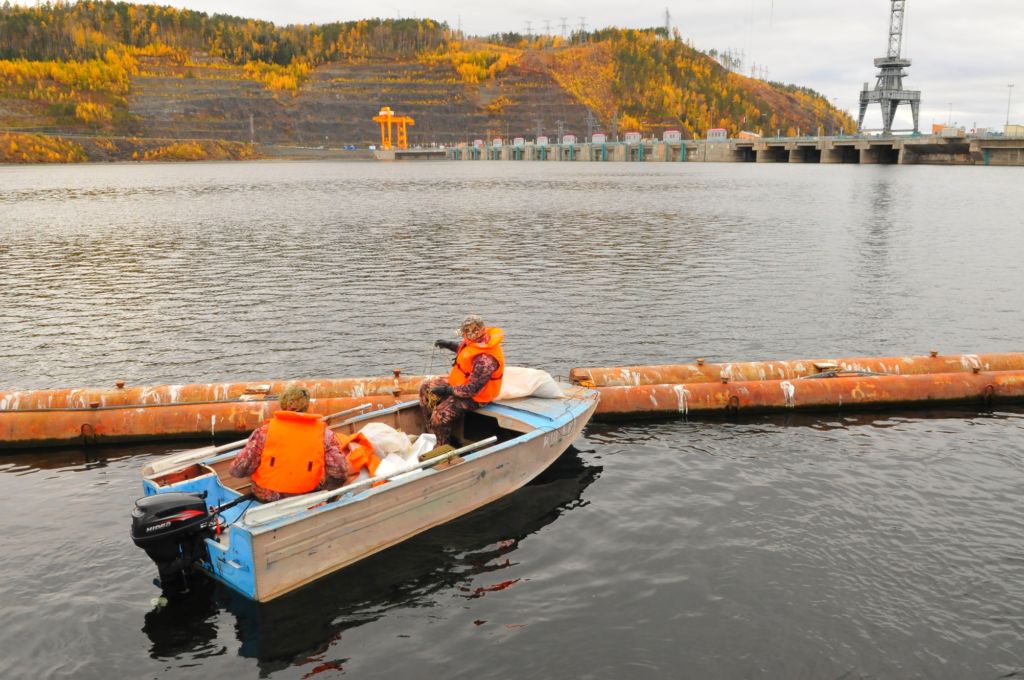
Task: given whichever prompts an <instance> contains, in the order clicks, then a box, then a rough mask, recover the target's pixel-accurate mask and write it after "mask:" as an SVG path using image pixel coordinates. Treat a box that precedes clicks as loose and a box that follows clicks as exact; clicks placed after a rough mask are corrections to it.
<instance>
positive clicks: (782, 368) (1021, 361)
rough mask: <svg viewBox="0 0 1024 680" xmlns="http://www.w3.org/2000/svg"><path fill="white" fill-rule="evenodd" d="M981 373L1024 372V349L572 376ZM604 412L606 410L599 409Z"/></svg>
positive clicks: (645, 378)
mask: <svg viewBox="0 0 1024 680" xmlns="http://www.w3.org/2000/svg"><path fill="white" fill-rule="evenodd" d="M975 369H978V370H981V371H1022V370H1024V352H1007V353H995V354H955V355H939V354H938V353H937V352H932V353H931V354H929V355H926V356H905V357H855V358H839V359H794V360H788V361H750V362H736V363H711V364H708V363H704V360H703V359H698V360H697V362H696V363H692V364H666V365H662V366H613V367H609V368H574V369H572V370H571V371H570V372H569V379H570V380H571V381H572V382H574V383H576V384H578V385H586V386H587V387H612V386H624V385H674V384H677V385H684V384H692V383H706V382H721V381H722V380H723V379H724V380H728V381H751V380H795V379H798V378H804V377H808V376H813V375H817V374H821V373H837V374H840V375H841V374H842V373H844V372H846V373H851V372H861V373H864V372H866V373H882V374H887V375H921V374H928V373H959V372H965V373H966V372H971V371H974V370H975ZM599 412H600V411H599Z"/></svg>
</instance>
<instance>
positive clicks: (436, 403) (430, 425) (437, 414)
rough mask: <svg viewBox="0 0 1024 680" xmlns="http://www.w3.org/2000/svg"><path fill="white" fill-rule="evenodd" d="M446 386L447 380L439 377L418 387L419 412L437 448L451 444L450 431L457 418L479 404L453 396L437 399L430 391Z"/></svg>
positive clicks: (475, 408) (474, 408) (476, 407)
mask: <svg viewBox="0 0 1024 680" xmlns="http://www.w3.org/2000/svg"><path fill="white" fill-rule="evenodd" d="M446 384H448V381H447V379H446V378H443V377H440V378H431V379H430V380H427V381H425V382H424V383H423V384H422V385H420V411H421V412H422V413H423V422H425V423H426V424H427V432H430V433H432V434H433V435H434V436H436V437H437V445H438V446H444V445H445V444H451V437H452V429H453V428H454V427H455V424H456V423H457V422H458V420H459V418H461V417H462V415H463V414H464V413H466V412H467V411H475V410H477V409H478V408H480V404H478V403H476V402H475V401H474V400H472V399H466V398H464V397H456V396H455V395H452V396H450V397H448V398H446V399H438V397H437V395H436V394H434V393H433V392H431V391H430V389H431V388H433V387H437V386H439V385H446Z"/></svg>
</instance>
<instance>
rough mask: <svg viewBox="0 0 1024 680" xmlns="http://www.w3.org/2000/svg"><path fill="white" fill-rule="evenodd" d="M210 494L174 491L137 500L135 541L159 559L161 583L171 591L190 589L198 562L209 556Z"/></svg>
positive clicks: (133, 517) (210, 528)
mask: <svg viewBox="0 0 1024 680" xmlns="http://www.w3.org/2000/svg"><path fill="white" fill-rule="evenodd" d="M214 521H215V520H214V519H213V516H212V515H211V514H210V511H209V509H208V508H207V507H206V494H205V493H204V494H197V493H181V492H171V493H163V494H156V495H155V496H146V497H145V498H140V499H138V500H137V501H135V508H134V509H133V510H132V541H134V542H135V545H137V546H139V547H140V548H142V549H143V550H145V551H146V554H147V555H149V558H150V559H151V560H153V561H154V562H155V563H156V567H157V571H158V572H159V574H160V587H161V588H162V589H163V590H164V592H165V593H167V594H183V593H186V592H188V582H189V578H190V577H191V575H192V573H193V571H194V570H195V565H196V562H198V561H199V560H201V559H202V558H203V557H205V556H206V543H205V540H206V538H207V537H209V536H212V535H213V524H214Z"/></svg>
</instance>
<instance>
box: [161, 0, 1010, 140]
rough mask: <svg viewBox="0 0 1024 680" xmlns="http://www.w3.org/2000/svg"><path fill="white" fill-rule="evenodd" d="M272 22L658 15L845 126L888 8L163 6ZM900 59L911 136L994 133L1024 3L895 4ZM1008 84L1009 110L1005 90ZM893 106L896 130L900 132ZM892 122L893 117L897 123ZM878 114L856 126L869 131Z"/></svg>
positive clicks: (647, 1) (877, 1)
mask: <svg viewBox="0 0 1024 680" xmlns="http://www.w3.org/2000/svg"><path fill="white" fill-rule="evenodd" d="M169 4H172V5H175V6H178V7H188V8H190V9H197V10H201V11H205V12H225V13H230V14H235V15H239V16H245V17H252V18H258V19H266V20H269V21H273V22H274V23H277V24H290V23H326V22H330V21H348V20H352V19H364V18H370V17H375V16H381V17H425V18H426V17H429V18H433V19H438V20H440V21H447V22H448V24H449V25H451V26H452V27H453V28H455V27H458V26H460V25H461V27H462V30H463V31H465V32H466V33H469V34H476V35H486V34H490V33H497V32H506V31H519V32H521V33H525V32H526V26H527V24H526V22H531V29H532V31H533V32H535V33H536V32H544V31H545V28H546V27H547V26H548V25H549V26H550V30H551V33H553V34H560V33H561V30H562V21H563V18H564V20H565V22H566V23H567V24H568V26H569V30H574V29H576V28H578V27H579V26H580V25H581V22H582V21H585V23H586V27H587V28H588V29H590V30H592V29H594V28H603V27H605V26H623V27H632V28H638V27H647V26H663V25H664V24H665V10H666V9H667V10H668V12H669V15H670V23H671V25H672V26H673V27H675V28H678V29H679V31H680V33H681V34H682V36H683V38H685V39H688V40H690V41H692V43H693V45H694V47H697V48H698V49H702V50H708V49H711V48H715V49H718V50H719V51H722V50H724V49H726V48H732V49H733V50H734V51H738V50H742V51H743V54H744V56H745V63H746V66H745V70H746V73H747V75H749V73H750V67H751V65H752V64H754V63H756V64H757V65H758V66H759V67H763V68H766V69H767V70H768V78H769V79H771V80H779V81H783V82H787V83H795V84H798V85H804V86H807V87H811V88H814V89H815V90H818V91H819V92H821V93H822V94H824V95H825V96H826V97H828V98H829V99H830V100H834V101H835V104H836V105H837V106H839V107H840V108H843V109H846V110H847V111H849V112H850V113H851V115H853V116H854V117H856V114H857V101H858V93H859V91H860V89H861V88H862V87H863V83H864V82H865V81H867V82H869V84H870V86H871V87H874V85H875V73H876V71H875V68H874V65H873V63H872V59H874V58H875V57H881V56H885V52H886V49H887V46H888V31H889V13H890V8H891V5H892V3H891V2H890V0H701V1H699V2H698V1H697V0H686V1H685V2H680V1H679V0H675V1H672V2H666V1H665V0H632V1H631V2H623V1H622V0H615V1H611V0H590V1H589V2H586V3H581V2H566V1H563V0H503V1H501V2H481V1H480V0H473V1H471V0H416V1H415V2H412V1H407V0H380V1H378V2H366V3H356V2H343V3H337V2H330V1H329V0H290V1H289V2H280V0H245V1H243V0H171V2H170V3H169ZM903 45H904V47H903V56H905V57H909V58H911V59H913V60H914V64H913V66H911V67H910V69H909V70H908V73H909V76H910V77H909V78H907V79H906V80H905V81H904V86H905V87H906V88H907V89H914V90H921V127H922V128H923V129H924V130H930V129H931V124H932V122H942V123H945V122H947V121H952V122H954V123H959V124H960V125H963V126H966V127H968V128H972V127H975V126H978V127H998V128H1000V129H1002V127H1003V124H1004V123H1005V122H1006V117H1007V104H1008V103H1010V104H1011V110H1010V119H1011V122H1018V123H1024V0H973V1H971V2H967V1H966V0H907V2H906V19H905V27H904V42H903ZM1010 83H1014V84H1015V85H1016V87H1014V88H1013V92H1012V101H1009V102H1008V100H1009V99H1010V90H1009V88H1008V87H1007V85H1008V84H1010ZM909 111H910V110H909V107H906V106H904V107H901V109H900V115H899V117H898V118H897V127H904V126H905V127H909V126H910V112H909ZM901 119H902V120H901ZM880 121H881V115H880V113H879V111H878V106H877V105H875V107H874V109H873V110H869V112H868V118H867V121H866V122H867V125H868V126H869V127H871V126H874V127H878V126H880Z"/></svg>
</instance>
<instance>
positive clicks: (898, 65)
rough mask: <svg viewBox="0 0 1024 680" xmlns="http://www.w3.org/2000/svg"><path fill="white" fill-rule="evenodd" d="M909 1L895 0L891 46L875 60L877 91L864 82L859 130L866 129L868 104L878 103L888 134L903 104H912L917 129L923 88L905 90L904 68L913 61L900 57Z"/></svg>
mask: <svg viewBox="0 0 1024 680" xmlns="http://www.w3.org/2000/svg"><path fill="white" fill-rule="evenodd" d="M906 4H907V2H906V0H892V14H891V15H890V18H889V49H888V51H887V53H886V55H885V56H884V57H881V58H879V59H875V67H876V68H878V69H879V71H878V76H877V77H878V82H877V83H876V84H875V89H874V90H869V89H868V84H867V83H864V89H863V90H861V93H860V116H859V118H858V119H857V129H858V130H863V129H864V114H865V113H866V112H867V110H868V104H870V103H872V102H878V103H879V104H880V105H881V107H882V131H883V132H884V133H885V134H887V135H888V134H892V132H893V129H892V122H893V119H894V118H895V117H896V109H897V108H899V105H900V104H910V112H911V115H912V116H913V118H914V130H913V132H914V133H917V131H918V124H917V119H918V111H919V109H920V107H921V91H920V90H904V89H903V78H904V76H906V75H907V73H906V71H904V70H903V69H905V68H907V67H908V66H910V64H911V60H910V59H904V58H902V57H901V56H900V51H901V50H902V47H903V10H904V7H905V5H906Z"/></svg>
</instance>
